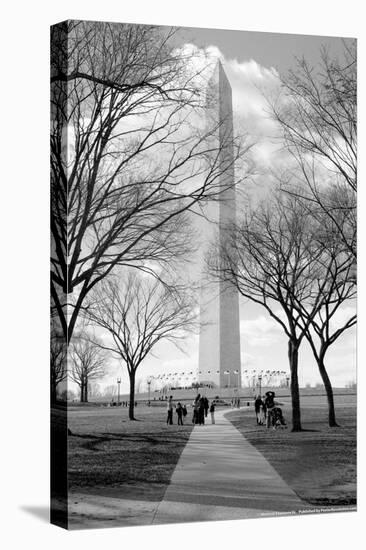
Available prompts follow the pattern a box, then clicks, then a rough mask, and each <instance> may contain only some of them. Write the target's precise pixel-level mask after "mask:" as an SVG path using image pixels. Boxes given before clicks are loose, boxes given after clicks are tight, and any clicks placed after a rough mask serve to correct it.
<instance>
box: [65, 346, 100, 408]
mask: <svg viewBox="0 0 366 550" xmlns="http://www.w3.org/2000/svg"><path fill="white" fill-rule="evenodd" d="M69 350H70V351H69V353H70V363H71V365H70V378H71V380H73V381H74V382H75V383H76V384H77V385H78V386H79V388H80V401H81V403H87V402H88V388H89V383H90V382H91V381H92V380H96V379H98V378H102V377H103V376H104V374H105V363H106V353H105V352H103V350H102V349H101V348H100V346H98V345H97V344H96V343H95V342H92V341H91V340H90V339H89V338H88V336H87V335H82V336H78V337H77V338H74V342H73V344H72V346H71V348H69Z"/></svg>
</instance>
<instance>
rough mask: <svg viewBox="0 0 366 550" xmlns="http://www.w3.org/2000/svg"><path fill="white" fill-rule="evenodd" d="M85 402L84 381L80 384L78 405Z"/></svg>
mask: <svg viewBox="0 0 366 550" xmlns="http://www.w3.org/2000/svg"><path fill="white" fill-rule="evenodd" d="M84 402H85V384H84V381H82V382H81V384H80V403H84Z"/></svg>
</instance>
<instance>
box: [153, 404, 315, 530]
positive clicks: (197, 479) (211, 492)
mask: <svg viewBox="0 0 366 550" xmlns="http://www.w3.org/2000/svg"><path fill="white" fill-rule="evenodd" d="M225 413H227V411H219V412H218V413H216V424H215V425H211V424H210V420H209V425H205V426H196V427H195V428H194V429H193V431H192V433H191V436H190V439H189V440H188V443H187V445H186V447H185V449H184V450H183V452H182V455H181V457H180V459H179V461H178V464H177V466H176V468H175V471H174V473H173V476H172V478H171V482H170V485H169V486H168V488H167V490H166V493H165V496H164V499H163V500H162V502H161V503H160V504H159V505H158V508H157V510H156V513H155V515H154V518H153V520H152V522H153V523H174V522H181V521H205V520H218V519H238V518H249V517H263V516H266V515H277V514H282V513H283V514H287V513H296V511H298V510H304V509H305V508H307V507H308V506H307V505H306V504H305V503H304V502H303V501H302V500H300V498H299V497H298V496H297V495H296V493H294V491H293V490H292V489H290V487H289V486H288V485H287V484H286V483H285V481H284V480H283V479H282V478H281V477H280V476H279V475H278V473H277V472H276V470H274V468H272V466H271V465H270V464H269V462H268V461H267V460H266V459H265V458H264V457H263V455H262V454H261V453H260V452H259V451H257V450H256V448H255V447H253V445H251V444H250V443H249V442H248V441H247V440H246V439H245V438H244V437H243V436H242V434H241V433H240V432H239V431H238V430H237V429H236V428H235V427H234V426H233V425H232V424H231V422H230V421H229V420H227V419H226V418H225V416H224V414H225Z"/></svg>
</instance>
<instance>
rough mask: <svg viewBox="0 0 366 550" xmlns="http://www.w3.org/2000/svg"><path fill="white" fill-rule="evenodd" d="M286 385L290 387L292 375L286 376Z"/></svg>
mask: <svg viewBox="0 0 366 550" xmlns="http://www.w3.org/2000/svg"><path fill="white" fill-rule="evenodd" d="M286 385H287V387H289V386H290V375H289V374H287V375H286Z"/></svg>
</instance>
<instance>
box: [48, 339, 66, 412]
mask: <svg viewBox="0 0 366 550" xmlns="http://www.w3.org/2000/svg"><path fill="white" fill-rule="evenodd" d="M50 364H51V378H50V382H51V384H50V385H51V403H55V402H56V401H57V386H58V385H59V384H60V383H61V382H63V381H64V380H66V377H67V346H66V343H65V338H64V336H63V334H57V333H56V332H52V333H51V346H50Z"/></svg>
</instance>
